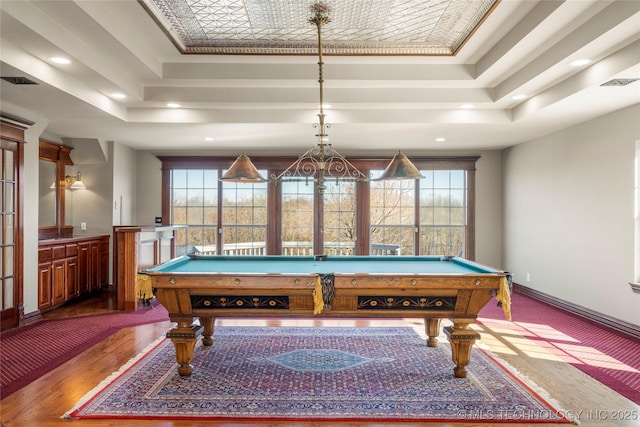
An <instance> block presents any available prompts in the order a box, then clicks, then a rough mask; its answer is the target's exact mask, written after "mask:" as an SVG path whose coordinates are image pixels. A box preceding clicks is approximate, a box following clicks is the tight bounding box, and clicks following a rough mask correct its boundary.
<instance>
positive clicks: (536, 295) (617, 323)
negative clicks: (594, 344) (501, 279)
mask: <svg viewBox="0 0 640 427" xmlns="http://www.w3.org/2000/svg"><path fill="white" fill-rule="evenodd" d="M513 290H514V292H517V293H519V294H522V295H526V296H528V297H530V298H533V299H535V300H538V301H541V302H543V303H545V304H549V305H552V306H554V307H557V308H560V309H562V310H564V311H567V312H569V313H572V314H575V315H577V316H580V317H584V318H585V319H587V320H590V321H592V322H595V323H597V324H599V325H602V326H606V327H607V328H610V329H613V330H614V331H616V332H620V333H622V334H625V335H629V336H631V337H632V338H635V339H640V326H638V325H634V324H632V323H628V322H625V321H623V320H620V319H616V318H614V317H611V316H607V315H605V314H602V313H598V312H597V311H594V310H591V309H588V308H585V307H582V306H579V305H577V304H573V303H571V302H568V301H564V300H561V299H559V298H556V297H553V296H551V295H549V294H545V293H544V292H540V291H537V290H535V289H531V288H528V287H526V286H523V285H521V284H519V283H514V284H513Z"/></svg>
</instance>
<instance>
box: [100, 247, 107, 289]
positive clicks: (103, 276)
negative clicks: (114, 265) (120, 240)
mask: <svg viewBox="0 0 640 427" xmlns="http://www.w3.org/2000/svg"><path fill="white" fill-rule="evenodd" d="M99 276H100V287H101V288H105V287H107V286H109V241H108V240H107V241H103V242H102V243H100V274H99Z"/></svg>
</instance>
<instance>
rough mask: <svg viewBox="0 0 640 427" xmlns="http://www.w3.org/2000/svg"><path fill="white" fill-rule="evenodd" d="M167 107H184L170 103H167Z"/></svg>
mask: <svg viewBox="0 0 640 427" xmlns="http://www.w3.org/2000/svg"><path fill="white" fill-rule="evenodd" d="M167 107H169V108H180V107H182V105H180V104H177V103H175V102H168V103H167Z"/></svg>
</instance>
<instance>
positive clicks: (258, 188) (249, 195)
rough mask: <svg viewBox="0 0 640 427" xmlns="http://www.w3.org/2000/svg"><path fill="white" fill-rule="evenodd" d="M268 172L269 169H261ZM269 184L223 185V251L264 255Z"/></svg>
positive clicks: (236, 253) (227, 183)
mask: <svg viewBox="0 0 640 427" xmlns="http://www.w3.org/2000/svg"><path fill="white" fill-rule="evenodd" d="M259 172H260V174H261V175H263V176H264V175H266V174H267V171H259ZM267 216H268V210H267V183H266V182H263V183H255V184H246V183H237V182H224V183H223V184H222V253H223V254H233V255H265V254H266V247H267V219H268V218H267Z"/></svg>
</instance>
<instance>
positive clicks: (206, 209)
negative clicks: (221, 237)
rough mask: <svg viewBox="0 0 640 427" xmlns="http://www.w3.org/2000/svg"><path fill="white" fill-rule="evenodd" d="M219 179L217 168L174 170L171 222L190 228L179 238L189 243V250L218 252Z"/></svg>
mask: <svg viewBox="0 0 640 427" xmlns="http://www.w3.org/2000/svg"><path fill="white" fill-rule="evenodd" d="M218 176H219V171H218V170H215V169H172V170H171V220H172V221H171V222H172V223H173V224H187V225H189V228H188V229H186V230H185V231H184V236H183V235H181V234H179V235H178V238H179V239H181V238H183V239H185V240H186V244H187V245H188V246H189V249H188V250H191V251H193V250H195V251H197V252H201V253H207V254H215V253H216V252H217V251H216V241H217V234H218V233H217V229H218V210H217V205H218V191H219V181H218ZM179 243H180V242H178V244H179Z"/></svg>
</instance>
